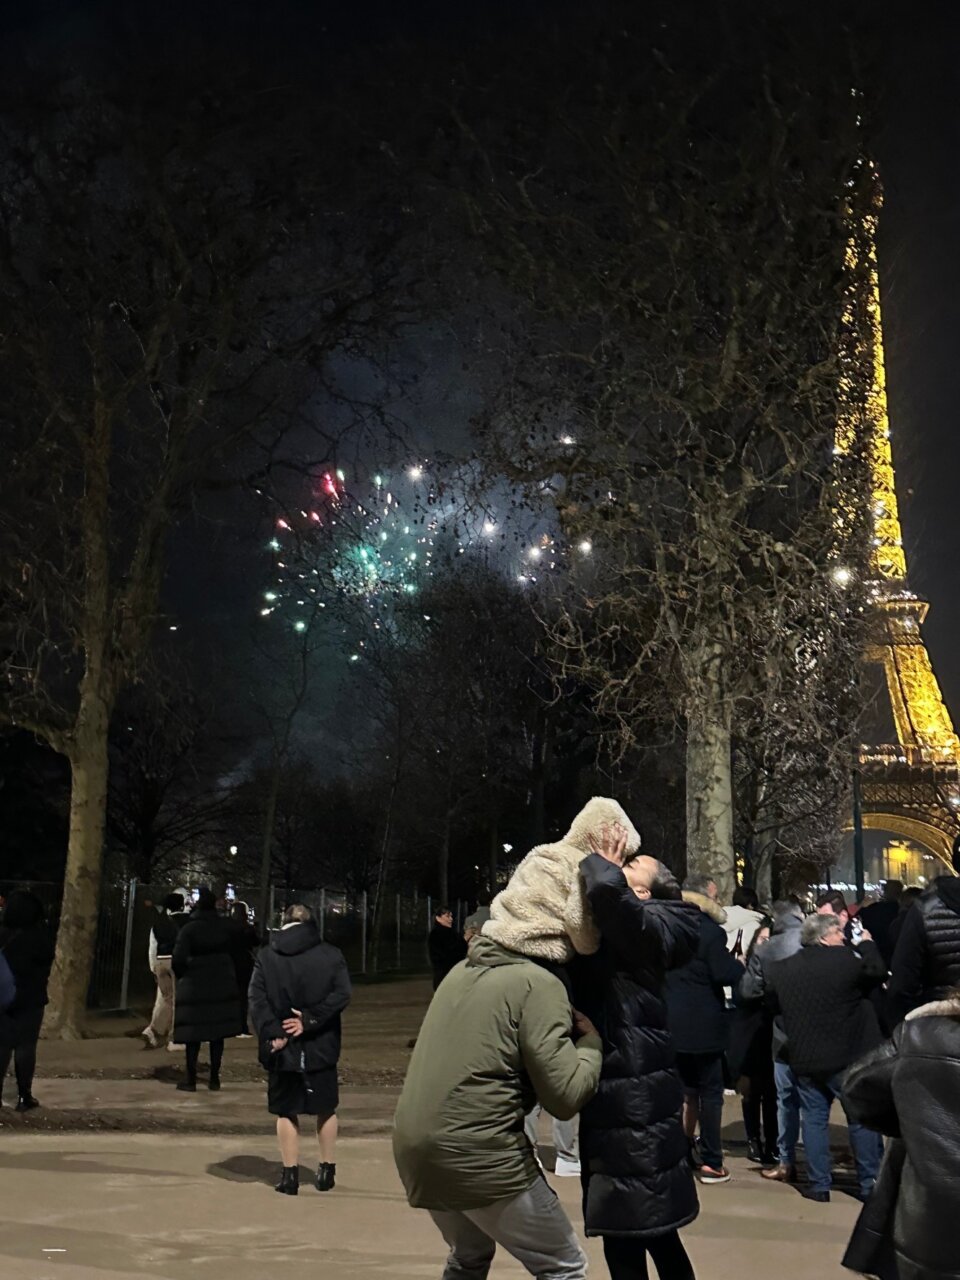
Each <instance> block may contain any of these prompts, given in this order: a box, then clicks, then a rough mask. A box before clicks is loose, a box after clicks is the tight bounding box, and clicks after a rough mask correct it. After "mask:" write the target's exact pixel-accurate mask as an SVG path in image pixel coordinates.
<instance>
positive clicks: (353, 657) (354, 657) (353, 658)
mask: <svg viewBox="0 0 960 1280" xmlns="http://www.w3.org/2000/svg"><path fill="white" fill-rule="evenodd" d="M350 661H351V662H359V661H360V655H359V653H351V655H350Z"/></svg>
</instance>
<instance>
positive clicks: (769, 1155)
mask: <svg viewBox="0 0 960 1280" xmlns="http://www.w3.org/2000/svg"><path fill="white" fill-rule="evenodd" d="M760 1163H761V1164H762V1165H763V1167H764V1168H765V1169H773V1168H774V1167H775V1166H776V1165H778V1164H779V1163H780V1157H779V1156H778V1155H777V1153H776V1152H775V1151H764V1152H763V1154H762V1155H761V1157H760Z"/></svg>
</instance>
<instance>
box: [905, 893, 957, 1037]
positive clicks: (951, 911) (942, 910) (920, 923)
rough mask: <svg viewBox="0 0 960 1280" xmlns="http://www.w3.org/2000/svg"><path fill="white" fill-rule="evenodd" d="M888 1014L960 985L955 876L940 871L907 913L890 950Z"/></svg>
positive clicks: (941, 995)
mask: <svg viewBox="0 0 960 1280" xmlns="http://www.w3.org/2000/svg"><path fill="white" fill-rule="evenodd" d="M891 968H892V975H891V978H890V984H889V987H888V1001H889V1004H888V1016H889V1018H890V1021H891V1022H894V1023H896V1022H899V1021H900V1020H901V1018H903V1017H904V1016H905V1015H906V1014H907V1013H909V1012H910V1010H911V1009H916V1008H917V1007H918V1005H921V1004H928V1003H929V1002H930V1001H932V1000H940V999H942V998H943V997H944V996H945V995H946V994H947V992H948V991H949V990H950V989H951V988H952V987H956V986H958V985H960V879H958V878H957V877H956V876H940V877H939V878H938V879H937V880H934V882H933V884H932V885H931V886H930V888H929V889H928V890H927V892H926V893H925V894H924V895H923V897H922V898H921V899H920V901H919V902H918V903H917V905H916V906H915V907H912V908H911V909H910V911H909V912H908V913H907V915H906V917H905V919H904V921H903V925H902V927H901V929H900V936H899V937H898V938H897V946H896V950H895V951H894V953H893V964H892V966H891Z"/></svg>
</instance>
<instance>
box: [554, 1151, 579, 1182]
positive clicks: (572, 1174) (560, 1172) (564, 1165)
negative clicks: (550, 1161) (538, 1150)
mask: <svg viewBox="0 0 960 1280" xmlns="http://www.w3.org/2000/svg"><path fill="white" fill-rule="evenodd" d="M553 1172H554V1174H555V1175H556V1177H558V1178H579V1177H580V1161H579V1160H567V1159H565V1158H564V1157H563V1156H557V1163H556V1165H555V1166H554V1170H553Z"/></svg>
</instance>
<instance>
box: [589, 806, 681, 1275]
mask: <svg viewBox="0 0 960 1280" xmlns="http://www.w3.org/2000/svg"><path fill="white" fill-rule="evenodd" d="M597 843H598V847H599V849H600V852H599V853H592V854H590V855H589V857H587V858H585V859H584V861H583V863H582V864H581V873H582V875H583V879H584V883H585V887H586V894H587V900H588V902H589V904H590V909H591V911H592V912H593V915H594V918H595V920H596V923H597V925H598V926H599V929H600V933H601V935H602V942H601V946H600V950H599V951H598V952H597V954H596V955H594V956H588V957H578V959H577V960H576V961H575V963H574V964H573V966H571V976H572V981H573V987H574V999H575V1003H576V1007H577V1008H578V1009H582V1010H583V1011H584V1013H586V1014H587V1016H588V1017H589V1018H590V1019H591V1020H592V1021H593V1022H594V1023H595V1024H596V1026H597V1029H598V1030H599V1032H600V1034H601V1036H602V1037H603V1067H602V1070H601V1073H600V1087H599V1089H598V1091H597V1094H596V1097H595V1098H594V1099H593V1101H591V1102H589V1103H588V1104H587V1106H586V1107H584V1109H583V1111H582V1112H581V1113H580V1163H581V1169H582V1173H581V1177H582V1181H583V1216H584V1225H585V1228H586V1233H587V1235H588V1236H602V1237H603V1250H604V1256H605V1258H606V1260H607V1266H608V1268H609V1270H610V1275H611V1276H612V1277H613V1280H639V1277H641V1276H645V1275H646V1274H647V1270H646V1258H647V1256H648V1255H649V1257H650V1258H652V1259H653V1261H654V1263H655V1265H656V1267H657V1270H658V1272H659V1273H660V1275H661V1276H668V1277H669V1278H670V1280H693V1268H692V1267H691V1265H690V1261H689V1259H688V1258H687V1255H686V1252H685V1250H684V1248H683V1245H682V1243H681V1241H680V1236H679V1229H680V1228H681V1227H684V1226H686V1225H687V1224H688V1223H690V1222H692V1221H693V1220H694V1218H695V1217H696V1216H697V1214H698V1212H699V1204H698V1201H697V1191H696V1186H695V1184H694V1180H693V1173H692V1171H691V1168H690V1163H689V1160H688V1147H687V1141H686V1138H685V1137H684V1134H683V1127H682V1125H681V1121H680V1112H681V1107H682V1104H683V1087H682V1085H681V1082H680V1076H679V1074H678V1072H677V1068H676V1065H675V1054H674V1050H673V1044H672V1042H671V1039H670V1034H669V1032H668V1030H667V1015H666V1008H665V1006H664V1001H663V983H664V978H665V976H666V973H667V971H668V970H669V969H672V968H675V967H676V966H678V965H681V964H685V963H686V962H687V961H688V960H689V959H690V957H691V956H692V955H693V954H694V952H695V951H696V948H697V941H698V939H699V935H700V916H699V912H698V911H697V908H696V907H694V906H691V905H689V904H687V903H685V902H683V901H681V900H680V890H679V887H678V886H677V883H676V881H675V880H674V879H673V876H672V875H671V873H670V872H669V870H668V869H667V868H666V867H664V866H663V864H662V863H659V862H658V861H657V860H656V859H655V858H647V857H638V858H635V859H634V860H632V861H631V862H629V863H627V864H626V865H625V866H624V865H623V839H622V836H621V834H620V833H619V832H617V831H616V830H614V831H612V832H611V831H606V832H604V833H599V834H598V839H597Z"/></svg>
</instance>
